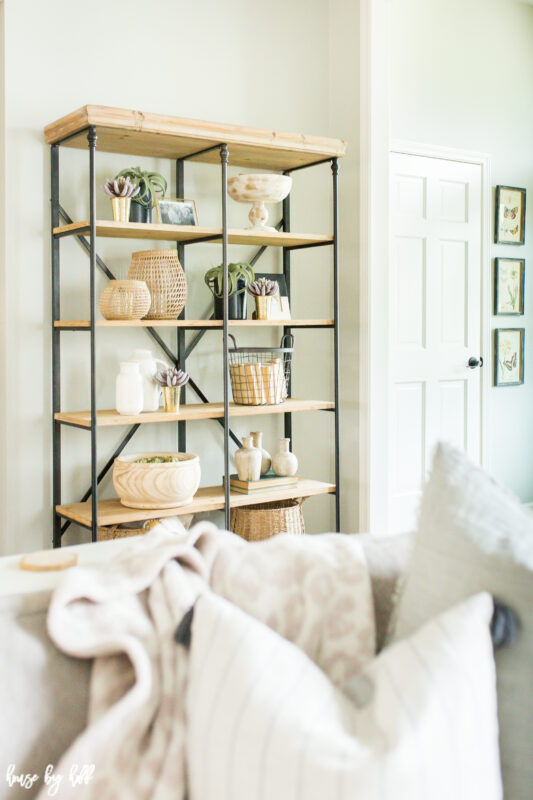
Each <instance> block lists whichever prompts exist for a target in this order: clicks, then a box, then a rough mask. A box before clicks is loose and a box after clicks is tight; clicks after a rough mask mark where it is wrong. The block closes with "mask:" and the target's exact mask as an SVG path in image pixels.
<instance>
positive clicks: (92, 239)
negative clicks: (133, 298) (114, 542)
mask: <svg viewBox="0 0 533 800" xmlns="http://www.w3.org/2000/svg"><path fill="white" fill-rule="evenodd" d="M97 138H98V137H97V135H96V128H95V127H94V126H93V125H91V126H90V128H89V133H88V134H87V140H88V142H89V198H90V203H89V226H90V232H89V248H90V250H89V270H90V305H91V317H90V320H91V345H90V346H91V539H92V541H93V542H96V540H97V532H98V497H97V495H98V474H97V452H96V177H95V155H96V141H97Z"/></svg>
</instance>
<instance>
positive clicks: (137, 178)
mask: <svg viewBox="0 0 533 800" xmlns="http://www.w3.org/2000/svg"><path fill="white" fill-rule="evenodd" d="M116 177H117V178H128V180H130V181H132V182H133V183H134V184H135V185H136V186H138V187H139V194H138V195H137V197H136V198H135V202H136V203H139V204H140V205H141V206H149V207H150V208H153V206H154V201H155V196H156V194H157V193H158V192H159V194H160V195H161V197H163V196H164V194H165V192H166V190H167V181H166V178H164V177H163V175H161V174H160V173H159V172H150V171H145V170H142V169H141V168H140V167H128V168H127V169H123V170H122V172H119V173H118V175H117V176H116Z"/></svg>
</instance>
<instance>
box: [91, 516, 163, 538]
mask: <svg viewBox="0 0 533 800" xmlns="http://www.w3.org/2000/svg"><path fill="white" fill-rule="evenodd" d="M158 522H159V520H157V519H151V520H146V522H143V523H142V525H139V526H137V527H136V528H134V527H128V526H127V525H108V526H106V527H101V528H98V533H97V541H98V542H107V541H109V539H125V538H126V537H128V536H142V535H144V534H145V533H148V531H149V530H151V528H153V526H154V525H156V524H157V523H158Z"/></svg>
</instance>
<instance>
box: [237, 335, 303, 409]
mask: <svg viewBox="0 0 533 800" xmlns="http://www.w3.org/2000/svg"><path fill="white" fill-rule="evenodd" d="M230 338H231V339H232V340H233V347H231V348H230V349H229V350H228V354H229V374H230V379H231V389H232V392H233V401H234V402H235V403H236V404H237V405H241V406H269V405H278V404H279V403H283V401H284V400H286V398H287V397H288V393H289V392H288V388H289V383H290V376H291V362H292V354H293V352H294V336H292V334H289V333H287V334H285V336H282V338H281V342H280V346H279V347H237V342H236V341H235V337H234V336H233V335H232V334H230Z"/></svg>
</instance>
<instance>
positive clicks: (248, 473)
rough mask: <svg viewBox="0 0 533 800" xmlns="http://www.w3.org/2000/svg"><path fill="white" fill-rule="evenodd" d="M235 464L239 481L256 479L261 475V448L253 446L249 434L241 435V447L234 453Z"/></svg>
mask: <svg viewBox="0 0 533 800" xmlns="http://www.w3.org/2000/svg"><path fill="white" fill-rule="evenodd" d="M235 466H236V467H237V475H238V476H239V480H240V481H258V480H259V478H260V477H261V450H259V449H258V448H257V447H254V446H253V444H252V437H251V436H243V437H242V447H241V448H240V449H239V450H237V452H236V453H235Z"/></svg>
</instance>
